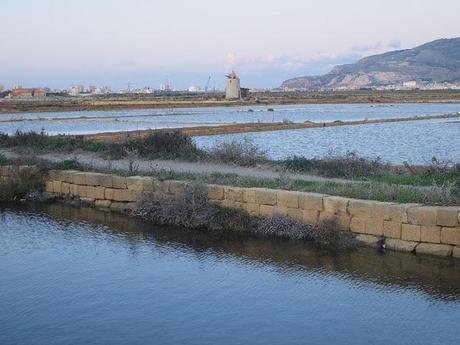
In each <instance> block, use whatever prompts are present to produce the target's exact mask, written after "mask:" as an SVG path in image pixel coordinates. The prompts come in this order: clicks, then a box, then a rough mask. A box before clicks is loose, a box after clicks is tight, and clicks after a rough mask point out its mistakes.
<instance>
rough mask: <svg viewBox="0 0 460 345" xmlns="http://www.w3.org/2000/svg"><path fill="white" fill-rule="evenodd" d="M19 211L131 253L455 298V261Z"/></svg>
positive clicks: (109, 217) (71, 211)
mask: <svg viewBox="0 0 460 345" xmlns="http://www.w3.org/2000/svg"><path fill="white" fill-rule="evenodd" d="M15 212H17V211H15ZM21 212H25V213H26V215H27V216H28V217H32V215H34V216H33V217H43V216H45V217H50V218H51V219H52V220H53V221H57V222H59V223H61V224H64V225H65V226H64V227H63V229H68V228H69V227H70V229H72V228H71V226H72V224H75V223H77V224H82V222H83V224H84V223H85V222H88V223H90V224H93V226H91V227H85V231H90V232H91V236H93V237H95V238H99V237H102V236H104V238H103V240H104V241H107V240H110V241H117V242H123V243H124V244H126V245H127V247H128V248H129V252H130V253H131V255H132V256H133V257H135V256H136V255H138V254H139V252H142V251H143V250H145V246H146V245H147V246H152V247H154V248H155V250H156V251H159V252H163V253H164V254H165V255H166V254H168V253H169V252H170V251H171V248H174V249H175V250H185V251H186V252H187V253H188V254H191V255H193V256H195V257H196V258H197V259H198V260H205V259H207V258H208V257H209V256H213V257H214V259H217V260H224V261H225V260H226V258H227V257H228V256H230V257H237V258H238V259H241V260H243V261H244V262H245V263H246V264H250V265H256V266H263V267H264V269H267V268H268V267H269V269H272V270H275V271H277V272H278V273H280V274H285V275H289V276H292V275H307V276H308V275H315V274H321V275H330V276H333V277H335V278H338V279H343V280H350V281H352V282H353V284H355V285H357V286H359V285H360V284H361V285H367V284H372V285H373V286H374V288H377V289H380V290H383V291H390V290H399V289H403V290H413V291H418V292H422V293H424V294H426V295H427V296H430V297H431V298H433V299H440V300H446V301H457V302H460V261H459V260H456V259H444V258H435V257H428V256H415V255H412V254H407V253H397V252H388V253H385V252H377V251H375V250H373V249H368V248H358V249H346V250H345V249H341V250H336V249H324V248H317V247H315V246H313V245H311V244H308V243H304V242H294V241H287V240H279V239H266V238H258V237H254V236H251V235H248V234H231V233H227V234H222V233H221V234H212V233H211V234H210V233H203V232H198V231H191V230H185V229H181V228H174V227H159V226H154V225H152V224H149V223H147V222H144V221H141V220H139V219H135V218H129V217H126V216H121V215H117V214H113V213H106V212H102V211H98V210H95V209H92V208H72V207H67V206H63V205H60V204H52V205H47V206H41V205H40V206H38V205H35V206H34V207H32V208H30V207H27V208H24V209H22V210H21ZM0 214H2V213H0ZM33 217H32V218H33ZM32 222H33V219H32ZM94 224H96V225H97V226H94ZM105 234H109V235H110V236H109V237H106V236H105ZM67 235H68V236H69V237H68V239H71V238H72V237H73V236H74V239H75V240H77V241H78V240H79V237H80V234H78V233H77V234H72V231H69V232H68V233H67ZM85 236H86V235H85Z"/></svg>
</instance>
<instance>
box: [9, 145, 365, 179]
mask: <svg viewBox="0 0 460 345" xmlns="http://www.w3.org/2000/svg"><path fill="white" fill-rule="evenodd" d="M0 153H1V154H3V155H5V157H7V158H10V159H11V158H18V157H19V156H20V155H19V154H17V153H15V152H12V151H10V150H0ZM37 157H38V158H41V159H44V160H47V161H50V162H62V161H64V160H73V159H75V160H77V161H78V162H79V163H81V164H84V165H87V166H90V167H94V168H97V169H121V170H129V161H128V160H126V159H121V160H110V161H109V160H105V159H103V158H101V157H100V156H98V155H97V154H88V153H79V154H51V153H49V154H42V155H38V156H37ZM134 166H135V169H136V170H138V171H139V172H153V171H162V170H166V171H174V172H177V173H194V174H206V175H209V174H212V173H220V174H236V175H239V176H243V177H255V178H267V179H274V178H279V177H280V176H283V177H286V178H290V179H294V180H303V181H315V182H326V181H330V182H339V183H344V182H356V183H359V182H360V181H350V180H345V179H339V178H326V177H321V176H315V175H308V174H295V173H289V172H282V171H281V170H280V169H276V168H275V167H270V166H260V167H251V168H250V167H241V166H237V165H228V164H219V163H208V162H183V161H178V160H137V161H136V162H135V163H134Z"/></svg>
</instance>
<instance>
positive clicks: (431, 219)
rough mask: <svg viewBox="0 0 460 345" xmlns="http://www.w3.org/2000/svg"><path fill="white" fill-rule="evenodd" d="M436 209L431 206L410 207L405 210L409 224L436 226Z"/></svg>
mask: <svg viewBox="0 0 460 345" xmlns="http://www.w3.org/2000/svg"><path fill="white" fill-rule="evenodd" d="M436 214H437V209H436V207H433V206H421V207H411V208H409V209H408V210H407V220H408V222H409V224H416V225H425V226H426V225H436Z"/></svg>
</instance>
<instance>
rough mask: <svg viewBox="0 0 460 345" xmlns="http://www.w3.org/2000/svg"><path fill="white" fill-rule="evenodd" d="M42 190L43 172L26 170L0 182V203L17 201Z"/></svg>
mask: <svg viewBox="0 0 460 345" xmlns="http://www.w3.org/2000/svg"><path fill="white" fill-rule="evenodd" d="M42 189H43V172H42V171H41V170H38V169H27V170H22V171H20V172H19V174H18V175H16V176H12V177H9V178H7V179H3V180H0V202H12V201H19V200H21V199H24V198H28V197H31V195H32V194H34V193H35V192H40V191H41V190H42Z"/></svg>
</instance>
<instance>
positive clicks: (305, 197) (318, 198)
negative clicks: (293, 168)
mask: <svg viewBox="0 0 460 345" xmlns="http://www.w3.org/2000/svg"><path fill="white" fill-rule="evenodd" d="M325 196H326V195H324V194H317V193H300V195H299V207H300V208H301V209H302V210H315V211H322V210H323V208H324V206H323V198H324V197H325Z"/></svg>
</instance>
